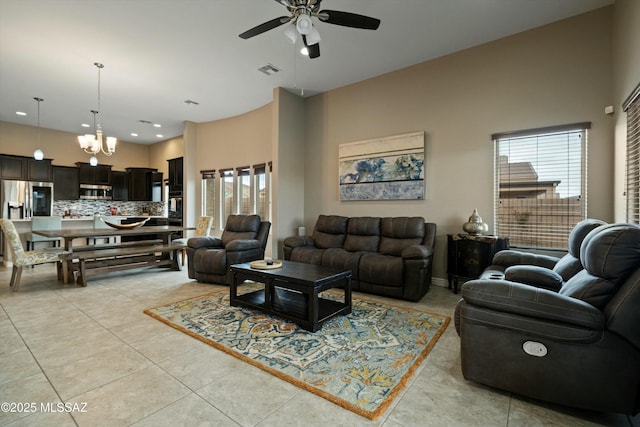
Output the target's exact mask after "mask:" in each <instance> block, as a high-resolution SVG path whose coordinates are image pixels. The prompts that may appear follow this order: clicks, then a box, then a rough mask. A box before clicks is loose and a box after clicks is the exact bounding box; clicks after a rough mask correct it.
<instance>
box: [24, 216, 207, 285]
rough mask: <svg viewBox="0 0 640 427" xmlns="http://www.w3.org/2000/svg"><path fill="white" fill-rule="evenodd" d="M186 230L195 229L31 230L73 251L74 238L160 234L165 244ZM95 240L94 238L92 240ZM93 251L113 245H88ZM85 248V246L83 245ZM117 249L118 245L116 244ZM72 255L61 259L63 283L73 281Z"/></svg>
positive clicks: (177, 227)
mask: <svg viewBox="0 0 640 427" xmlns="http://www.w3.org/2000/svg"><path fill="white" fill-rule="evenodd" d="M187 230H195V228H194V227H184V226H178V225H149V226H142V227H135V228H93V227H84V228H62V229H57V230H33V233H34V234H38V235H40V236H45V237H51V238H59V239H62V241H63V245H64V249H65V250H66V251H68V252H71V253H73V249H74V247H73V241H74V240H75V239H96V238H110V237H123V236H144V235H149V236H152V237H155V236H161V238H162V243H163V244H165V245H167V244H169V243H171V236H172V234H173V233H179V232H184V231H187ZM94 241H95V240H94ZM90 247H91V249H92V250H94V251H99V250H102V249H104V250H105V251H106V250H111V251H112V250H113V249H114V246H113V245H90ZM85 248H86V246H85ZM115 248H116V249H117V248H118V246H117V245H116V246H115ZM83 249H84V248H83ZM72 263H73V257H72V256H71V257H67V258H66V260H65V261H63V268H62V271H63V280H64V282H65V283H71V282H72V281H73V275H72V274H71V272H72V271H73V265H72Z"/></svg>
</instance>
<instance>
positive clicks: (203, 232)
mask: <svg viewBox="0 0 640 427" xmlns="http://www.w3.org/2000/svg"><path fill="white" fill-rule="evenodd" d="M212 225H213V217H212V216H201V217H200V218H198V224H197V225H196V231H195V233H194V234H193V237H203V236H208V235H209V232H210V231H211V226H212ZM188 240H189V238H188V237H182V238H180V239H174V240H172V241H171V243H175V244H180V245H182V251H181V257H180V258H181V259H180V262H181V263H182V265H184V261H185V258H186V256H187V241H188Z"/></svg>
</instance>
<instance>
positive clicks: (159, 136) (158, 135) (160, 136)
mask: <svg viewBox="0 0 640 427" xmlns="http://www.w3.org/2000/svg"><path fill="white" fill-rule="evenodd" d="M156 136H157V137H158V138H162V137H164V135H160V134H157V135H156Z"/></svg>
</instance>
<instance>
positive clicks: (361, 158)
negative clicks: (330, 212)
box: [338, 132, 425, 201]
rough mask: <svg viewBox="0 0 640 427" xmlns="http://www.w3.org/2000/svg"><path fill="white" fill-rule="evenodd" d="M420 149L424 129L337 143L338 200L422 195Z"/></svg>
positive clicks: (401, 197)
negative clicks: (338, 144)
mask: <svg viewBox="0 0 640 427" xmlns="http://www.w3.org/2000/svg"><path fill="white" fill-rule="evenodd" d="M424 152H425V151H424V132H413V133H407V134H402V135H395V136H389V137H385V138H379V139H371V140H367V141H359V142H351V143H346V144H340V146H339V147H338V157H339V167H338V169H339V174H340V177H339V178H340V200H341V201H343V200H344V201H347V200H416V199H424V188H425V187H424V161H425V158H424Z"/></svg>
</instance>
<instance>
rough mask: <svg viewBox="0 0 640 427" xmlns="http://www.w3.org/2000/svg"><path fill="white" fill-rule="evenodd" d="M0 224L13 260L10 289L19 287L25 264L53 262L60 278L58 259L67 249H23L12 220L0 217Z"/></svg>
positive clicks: (60, 268)
mask: <svg viewBox="0 0 640 427" xmlns="http://www.w3.org/2000/svg"><path fill="white" fill-rule="evenodd" d="M0 226H1V227H2V230H3V231H4V235H5V238H6V239H7V241H8V246H9V250H10V251H11V257H12V261H13V271H12V273H11V282H10V283H9V286H10V288H11V290H13V291H17V290H18V288H19V287H20V277H21V275H22V268H23V267H25V266H30V265H38V264H46V263H50V262H55V263H56V267H57V270H58V280H60V279H61V278H62V262H61V261H60V256H63V255H68V254H69V252H68V251H65V250H64V249H61V248H45V249H35V250H32V251H25V250H24V248H23V247H22V241H21V240H20V235H19V234H18V232H17V231H16V227H15V225H14V224H13V222H11V221H10V220H8V219H0Z"/></svg>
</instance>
